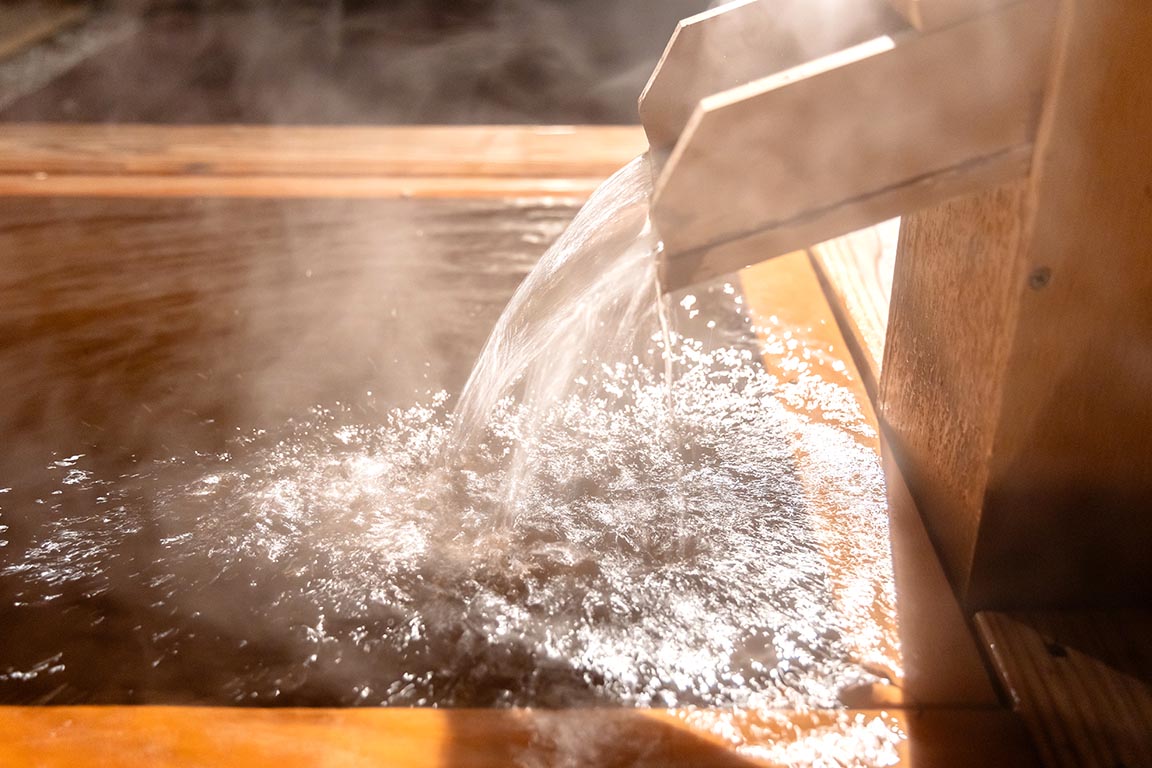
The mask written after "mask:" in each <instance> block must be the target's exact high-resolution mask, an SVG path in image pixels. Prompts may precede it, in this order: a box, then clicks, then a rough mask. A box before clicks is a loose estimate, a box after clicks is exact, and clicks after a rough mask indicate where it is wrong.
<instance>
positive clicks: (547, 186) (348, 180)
mask: <svg viewBox="0 0 1152 768" xmlns="http://www.w3.org/2000/svg"><path fill="white" fill-rule="evenodd" d="M606 176H607V174H605V175H603V176H577V177H567V178H557V177H532V176H403V175H400V176H379V177H370V176H367V177H356V176H199V175H191V176H149V175H143V174H132V175H124V176H120V175H76V174H43V173H37V174H24V175H19V174H0V197H142V198H155V197H280V198H340V197H346V198H407V197H412V198H452V197H488V198H492V197H558V198H565V199H581V200H582V199H584V198H586V197H588V196H589V195H590V194H592V192H593V190H595V189H596V187H598V186H600V184H602V183H603V182H604V179H605V178H606Z"/></svg>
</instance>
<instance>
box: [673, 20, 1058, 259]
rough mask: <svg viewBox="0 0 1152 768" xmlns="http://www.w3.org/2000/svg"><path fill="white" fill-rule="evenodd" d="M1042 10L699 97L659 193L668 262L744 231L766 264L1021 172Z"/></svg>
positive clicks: (1041, 67)
mask: <svg viewBox="0 0 1152 768" xmlns="http://www.w3.org/2000/svg"><path fill="white" fill-rule="evenodd" d="M1051 16H1052V14H1051V4H1050V3H1049V2H1047V0H1033V1H1032V2H1024V3H1020V4H1017V5H1014V6H1011V7H1009V8H1006V9H1003V10H1000V11H997V12H993V13H989V14H987V15H984V16H980V17H978V18H976V19H974V20H972V21H969V22H966V23H964V24H959V25H955V26H953V27H949V28H947V29H944V30H940V31H936V32H932V33H928V34H923V35H907V36H898V37H897V38H896V39H895V41H894V43H893V44H894V46H895V47H893V48H891V49H890V50H886V49H885V48H886V45H887V44H885V43H883V41H874V42H872V43H868V44H865V45H864V46H860V47H858V48H857V49H853V50H850V51H844V52H842V53H841V54H838V55H837V57H836V61H835V62H829V66H828V68H826V69H824V70H823V71H816V72H814V73H804V74H803V75H793V74H790V73H787V72H786V73H782V74H781V75H779V76H777V77H775V78H767V79H765V80H761V81H757V82H755V83H751V84H749V85H747V86H743V87H740V88H735V89H732V90H731V91H727V92H725V93H723V94H720V95H718V96H714V97H710V98H708V99H705V100H704V102H703V103H702V105H701V108H700V109H699V110H698V111H697V112H696V114H695V115H694V116H693V119H692V121H691V122H690V123H689V126H688V127H687V128H686V129H685V133H684V136H683V138H682V140H681V141H680V142H679V143H678V144H677V147H676V149H675V150H674V151H673V153H672V155H671V157H670V158H669V159H668V162H667V164H666V165H665V167H664V169H663V171H662V173H661V175H660V178H659V180H658V182H657V186H656V191H655V195H654V209H653V217H654V221H655V222H656V224H657V226H658V227H659V228H660V230H661V232H662V234H663V236H664V241H665V245H666V248H667V254H668V256H667V257H666V258H667V261H668V262H670V263H674V262H676V261H677V259H678V258H681V257H682V255H685V254H688V255H695V254H699V253H700V252H702V251H708V250H709V249H711V252H710V253H708V255H707V256H704V257H703V259H704V260H708V259H718V258H719V254H718V251H719V248H717V246H718V245H720V244H723V243H726V242H731V241H734V240H738V239H742V238H747V237H750V236H753V235H756V236H758V237H760V238H761V239H762V240H763V241H764V243H765V247H767V248H769V249H770V250H772V251H774V252H775V253H772V254H769V255H777V254H779V253H782V252H787V251H790V250H793V249H795V248H802V247H806V246H809V245H811V244H813V243H817V242H822V241H824V240H827V239H829V238H831V237H835V236H838V235H842V234H846V233H847V232H850V231H853V230H855V229H860V228H862V227H865V226H868V225H870V224H873V223H876V222H877V221H882V220H884V219H887V218H891V217H893V216H896V215H900V214H901V213H903V212H907V211H912V210H916V209H919V208H922V207H925V206H928V205H932V204H936V203H939V202H942V201H943V200H947V199H949V198H951V197H955V196H957V195H960V194H965V193H970V192H973V191H975V190H977V189H981V188H984V187H987V186H990V185H994V184H996V183H1000V182H1002V181H1005V180H1007V179H1010V178H1014V177H1017V176H1019V175H1021V174H1022V173H1025V172H1026V170H1027V164H1028V158H1029V157H1030V155H1031V149H1030V146H1031V143H1032V140H1033V138H1034V136H1035V130H1036V119H1035V117H1036V115H1035V104H1036V103H1038V99H1039V98H1040V95H1041V94H1042V92H1043V89H1044V84H1045V76H1046V72H1047V65H1048V53H1049V42H1050V38H1051ZM989 73H995V76H992V75H990V74H989ZM750 170H751V172H750ZM769 233H775V237H774V238H773V239H772V240H771V241H769V240H768V237H767V235H768V234H769ZM699 260H700V259H699V258H690V259H687V261H688V264H687V265H686V266H685V267H684V268H683V270H680V271H687V272H691V270H692V267H694V266H698V262H699ZM727 266H728V267H729V268H732V266H739V265H727Z"/></svg>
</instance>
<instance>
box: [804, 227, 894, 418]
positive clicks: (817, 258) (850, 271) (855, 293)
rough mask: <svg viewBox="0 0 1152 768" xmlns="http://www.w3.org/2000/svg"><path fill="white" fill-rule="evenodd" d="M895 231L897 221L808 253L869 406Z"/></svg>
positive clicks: (874, 392) (880, 354)
mask: <svg viewBox="0 0 1152 768" xmlns="http://www.w3.org/2000/svg"><path fill="white" fill-rule="evenodd" d="M899 228H900V224H899V221H898V220H892V221H888V222H884V223H883V224H881V225H876V226H873V227H869V228H867V229H863V230H859V231H857V232H853V233H851V234H848V235H844V236H843V237H838V238H834V239H832V240H828V241H826V242H823V243H820V244H819V245H815V246H813V247H812V248H810V249H809V251H808V252H809V254H810V256H811V257H812V263H813V265H814V266H815V267H816V272H817V276H818V277H819V278H820V282H821V285H822V286H823V287H824V293H825V295H826V296H827V297H828V303H829V304H831V305H832V311H833V312H834V313H835V314H836V322H837V323H838V324H839V325H840V329H841V331H843V333H844V336H845V338H846V340H847V341H848V343H849V344H850V345H851V348H852V356H853V359H854V360H855V361H856V365H857V367H858V368H859V369H860V375H861V378H863V380H864V386H865V387H866V388H867V390H868V396H869V397H870V398H871V399H872V400H873V402H876V401H877V397H878V395H879V382H880V370H881V363H882V362H883V360H884V338H885V336H886V335H887V332H888V304H889V299H890V297H891V292H892V268H893V266H894V263H895V258H896V237H897V236H898V235H899Z"/></svg>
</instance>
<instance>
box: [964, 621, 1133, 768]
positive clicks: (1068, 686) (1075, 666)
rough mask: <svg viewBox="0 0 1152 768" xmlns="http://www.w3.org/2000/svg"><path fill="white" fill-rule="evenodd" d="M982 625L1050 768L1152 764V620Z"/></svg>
mask: <svg viewBox="0 0 1152 768" xmlns="http://www.w3.org/2000/svg"><path fill="white" fill-rule="evenodd" d="M976 622H977V626H978V627H979V630H980V634H981V636H982V637H983V639H984V642H985V643H986V644H987V646H988V648H989V651H990V653H991V656H992V658H993V660H994V661H995V664H996V670H997V672H998V673H999V675H1000V679H1001V682H1002V683H1003V685H1004V686H1005V688H1007V689H1008V690H1009V692H1010V693H1011V695H1012V698H1013V700H1014V702H1015V706H1016V709H1017V710H1018V711H1019V712H1020V713H1021V715H1022V716H1023V718H1024V720H1025V722H1026V723H1027V724H1028V728H1029V730H1030V731H1031V733H1032V737H1033V740H1034V742H1035V744H1036V747H1037V749H1038V750H1039V752H1040V754H1041V756H1042V757H1043V759H1044V763H1045V765H1047V766H1048V767H1049V768H1116V766H1138V765H1152V615H1149V614H1147V613H1139V614H1136V613H1129V614H1110V613H1035V612H1030V613H998V612H982V613H980V614H978V615H977V617H976Z"/></svg>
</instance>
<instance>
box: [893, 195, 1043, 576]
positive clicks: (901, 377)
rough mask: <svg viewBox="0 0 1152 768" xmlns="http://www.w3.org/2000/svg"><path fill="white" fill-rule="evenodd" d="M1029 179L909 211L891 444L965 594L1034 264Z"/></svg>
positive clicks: (900, 265)
mask: <svg viewBox="0 0 1152 768" xmlns="http://www.w3.org/2000/svg"><path fill="white" fill-rule="evenodd" d="M1026 194H1027V183H1026V182H1024V181H1018V182H1014V183H1012V184H1008V185H1005V186H1003V187H1000V188H998V189H995V190H993V191H990V192H987V193H984V194H980V195H976V196H971V197H967V198H962V199H959V200H955V201H953V202H950V203H946V204H945V205H943V206H940V207H939V208H936V209H933V210H930V211H924V212H920V213H915V214H912V215H911V216H906V217H904V219H903V220H902V223H901V230H900V244H899V251H898V256H897V262H896V274H895V279H894V282H893V285H892V313H891V315H890V317H889V330H888V340H887V345H886V347H885V350H884V363H883V371H884V373H883V378H882V380H881V383H880V412H881V418H882V420H883V422H884V423H885V426H886V428H887V430H888V434H889V440H890V442H891V445H892V449H893V453H894V455H895V456H896V457H897V458H898V460H899V462H900V465H901V467H902V468H903V470H904V476H905V478H906V479H907V481H908V484H909V486H910V487H911V489H912V492H913V496H914V497H915V498H916V501H917V503H918V504H919V506H920V509H921V512H922V514H924V515H925V517H926V523H927V525H928V530H929V532H930V533H931V535H932V539H933V541H934V543H935V544H936V546H937V548H938V550H939V551H940V555H941V557H942V559H943V561H944V564H945V566H946V567H947V569H948V572H949V575H950V576H951V578H952V580H953V583H954V584H955V585H956V586H957V587H958V589H959V591H960V593H961V594H962V595H963V594H965V593H966V592H965V590H966V586H967V578H968V575H969V573H970V565H971V562H972V557H973V552H974V550H975V546H976V537H977V533H978V531H979V526H980V520H981V517H980V515H981V509H982V503H983V497H984V490H985V487H986V484H987V482H986V481H987V471H988V470H987V464H986V458H987V455H988V451H989V450H990V449H991V441H992V431H993V429H994V427H995V422H996V415H997V413H998V412H999V396H1000V391H999V388H998V382H999V381H1000V380H1001V378H1002V377H1003V375H1004V368H1005V366H1006V365H1007V360H1008V354H1009V335H1010V332H1011V327H1012V323H1013V321H1014V319H1015V315H1016V308H1017V303H1018V301H1019V290H1018V286H1019V283H1020V281H1021V280H1023V279H1024V273H1025V269H1024V266H1023V264H1021V263H1020V261H1019V260H1018V259H1013V258H1011V254H1014V253H1017V252H1018V250H1019V243H1020V238H1021V229H1022V226H1023V224H1022V219H1021V215H1020V207H1021V205H1022V204H1023V200H1024V198H1025V195H1026Z"/></svg>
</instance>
